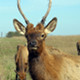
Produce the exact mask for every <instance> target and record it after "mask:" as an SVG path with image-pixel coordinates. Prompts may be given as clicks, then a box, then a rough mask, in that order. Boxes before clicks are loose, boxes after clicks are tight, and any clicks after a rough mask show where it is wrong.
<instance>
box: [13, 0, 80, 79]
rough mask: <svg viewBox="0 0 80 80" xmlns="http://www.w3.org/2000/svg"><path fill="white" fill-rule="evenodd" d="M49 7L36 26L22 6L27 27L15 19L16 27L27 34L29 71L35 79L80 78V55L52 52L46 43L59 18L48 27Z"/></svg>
mask: <svg viewBox="0 0 80 80" xmlns="http://www.w3.org/2000/svg"><path fill="white" fill-rule="evenodd" d="M50 7H51V0H50V2H49V8H48V11H47V13H46V14H45V16H44V17H43V19H42V20H41V22H40V23H39V24H37V26H36V27H34V26H33V24H31V23H30V22H29V21H28V20H27V18H25V17H24V14H23V12H22V10H21V8H20V5H19V0H18V8H19V11H20V13H21V14H22V16H23V18H24V19H25V21H26V23H27V27H26V28H25V27H24V26H23V25H22V24H21V23H20V22H19V21H18V20H16V19H14V21H13V23H14V26H15V29H16V30H17V31H18V32H19V33H21V34H23V35H25V37H26V39H27V43H28V51H29V59H28V61H29V71H30V75H31V77H32V79H33V80H80V56H72V55H69V54H55V53H54V54H50V53H49V52H48V51H47V49H48V48H46V45H45V38H46V37H47V34H48V33H50V32H52V31H54V29H55V28H56V24H57V18H53V19H52V20H51V21H50V22H49V23H48V25H47V26H46V27H44V23H45V19H46V17H47V15H48V13H49V11H50Z"/></svg>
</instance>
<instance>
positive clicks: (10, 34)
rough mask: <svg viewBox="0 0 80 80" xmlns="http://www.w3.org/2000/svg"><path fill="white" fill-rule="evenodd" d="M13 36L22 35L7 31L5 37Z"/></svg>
mask: <svg viewBox="0 0 80 80" xmlns="http://www.w3.org/2000/svg"><path fill="white" fill-rule="evenodd" d="M13 36H22V35H21V34H19V33H18V32H11V31H10V32H8V33H7V35H6V37H13Z"/></svg>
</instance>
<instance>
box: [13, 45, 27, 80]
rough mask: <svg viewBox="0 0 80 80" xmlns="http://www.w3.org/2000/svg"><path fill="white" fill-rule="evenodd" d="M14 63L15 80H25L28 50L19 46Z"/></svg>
mask: <svg viewBox="0 0 80 80" xmlns="http://www.w3.org/2000/svg"><path fill="white" fill-rule="evenodd" d="M15 62H16V71H15V72H16V80H18V79H19V80H26V72H27V66H28V50H27V47H26V46H22V45H19V46H18V47H17V54H16V56H15Z"/></svg>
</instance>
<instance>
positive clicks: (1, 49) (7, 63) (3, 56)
mask: <svg viewBox="0 0 80 80" xmlns="http://www.w3.org/2000/svg"><path fill="white" fill-rule="evenodd" d="M78 40H80V36H49V37H48V38H47V39H46V44H47V45H49V46H54V47H56V48H58V49H60V50H62V51H64V52H66V53H71V54H75V55H76V54H77V49H76V42H77V41H78ZM25 42H26V39H25V38H24V37H12V38H0V80H15V72H14V70H15V60H14V56H15V54H16V51H17V48H16V47H17V45H19V44H22V45H24V44H25ZM27 79H28V80H31V79H30V76H29V73H28V75H27Z"/></svg>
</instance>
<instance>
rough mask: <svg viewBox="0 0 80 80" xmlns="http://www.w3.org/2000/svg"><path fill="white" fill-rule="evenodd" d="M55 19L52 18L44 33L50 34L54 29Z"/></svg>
mask: <svg viewBox="0 0 80 80" xmlns="http://www.w3.org/2000/svg"><path fill="white" fill-rule="evenodd" d="M56 24H57V18H53V19H52V20H51V21H50V22H49V23H48V25H47V26H46V27H45V33H46V34H48V33H51V32H52V31H54V29H55V28H56Z"/></svg>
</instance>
